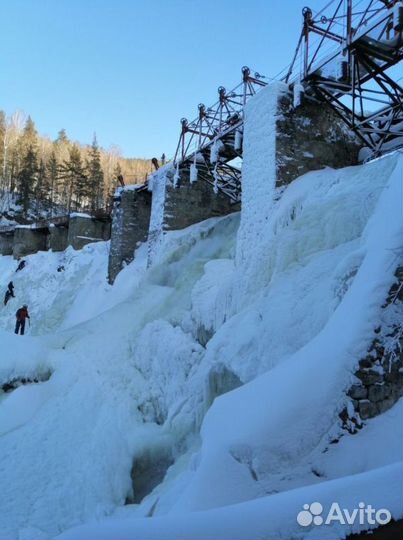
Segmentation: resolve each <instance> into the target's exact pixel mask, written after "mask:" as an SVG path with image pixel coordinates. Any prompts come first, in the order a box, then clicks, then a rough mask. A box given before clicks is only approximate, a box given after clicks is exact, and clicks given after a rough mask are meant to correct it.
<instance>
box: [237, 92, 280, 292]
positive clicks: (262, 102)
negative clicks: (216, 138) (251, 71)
mask: <svg viewBox="0 0 403 540" xmlns="http://www.w3.org/2000/svg"><path fill="white" fill-rule="evenodd" d="M286 91H287V86H286V85H283V84H281V83H277V84H270V85H268V86H266V87H265V88H264V89H263V90H261V91H260V92H259V93H258V94H257V95H256V96H255V97H254V98H253V99H251V100H250V101H249V102H248V103H247V105H246V107H245V121H244V143H243V165H242V212H241V223H240V227H239V232H238V239H237V252H236V264H237V266H238V268H239V273H240V274H242V279H241V281H240V282H239V283H238V286H239V287H241V292H242V293H243V294H244V295H246V294H248V293H249V292H250V291H251V290H252V289H253V290H256V289H257V288H259V283H258V281H259V274H260V270H259V269H260V267H262V266H264V264H265V258H266V256H267V252H265V250H264V249H262V246H263V245H264V244H267V230H268V227H269V226H270V225H269V220H270V215H271V212H272V206H273V197H274V192H275V184H276V122H277V113H278V99H279V96H280V95H281V94H282V93H284V92H286Z"/></svg>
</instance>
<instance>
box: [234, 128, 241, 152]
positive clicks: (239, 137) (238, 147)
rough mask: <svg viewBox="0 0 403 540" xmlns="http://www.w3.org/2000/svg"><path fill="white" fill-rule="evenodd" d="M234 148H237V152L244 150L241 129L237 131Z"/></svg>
mask: <svg viewBox="0 0 403 540" xmlns="http://www.w3.org/2000/svg"><path fill="white" fill-rule="evenodd" d="M234 148H235V150H241V149H242V132H241V130H240V129H237V130H236V131H235V141H234Z"/></svg>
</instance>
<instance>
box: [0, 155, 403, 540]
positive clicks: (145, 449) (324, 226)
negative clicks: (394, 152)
mask: <svg viewBox="0 0 403 540" xmlns="http://www.w3.org/2000/svg"><path fill="white" fill-rule="evenodd" d="M262 166H263V165H262ZM396 167H397V157H396V156H390V157H387V158H384V159H382V160H378V161H377V162H374V163H371V164H368V165H365V166H362V167H357V168H349V169H345V170H340V171H333V170H324V171H320V172H316V173H310V174H308V175H306V176H304V177H302V178H300V179H299V180H297V181H296V182H295V183H294V184H292V185H291V186H290V187H289V188H287V190H286V191H285V192H284V194H283V196H282V198H281V199H280V200H279V201H277V202H276V203H274V204H272V205H271V206H270V211H269V210H268V208H269V207H266V206H265V205H264V204H263V203H262V204H259V205H257V208H256V212H253V208H252V199H250V201H249V208H248V205H246V206H245V212H246V213H245V214H244V215H243V216H242V220H243V223H241V229H240V231H239V235H238V237H237V229H238V223H239V216H229V217H226V218H221V219H212V220H208V221H207V222H204V223H201V224H199V225H195V226H192V227H190V228H188V229H186V230H183V231H177V232H173V233H167V235H166V238H165V240H164V248H163V252H162V253H160V255H159V263H158V264H156V265H155V266H154V267H153V268H151V269H148V270H147V269H146V258H147V253H146V250H145V249H144V247H142V248H140V250H139V252H138V253H137V254H136V259H135V261H134V262H133V263H132V264H130V265H128V266H127V267H126V268H125V269H123V270H122V272H121V273H120V274H119V276H118V278H117V280H116V282H115V285H114V286H113V287H110V286H108V285H107V284H106V264H107V245H102V244H99V245H97V246H94V247H91V246H89V247H87V248H85V249H84V250H83V251H82V252H79V253H76V254H72V253H71V252H70V251H68V252H66V253H65V254H57V255H56V254H52V253H45V254H38V255H34V256H32V257H30V258H29V259H28V265H27V267H26V269H24V271H23V272H22V273H21V275H20V276H18V282H14V284H15V286H16V294H17V300H18V302H19V301H20V300H22V295H23V296H24V300H23V301H27V303H28V304H29V306H30V310H31V313H32V315H33V317H32V321H31V322H32V333H33V332H34V330H35V331H36V333H37V335H36V336H34V335H33V334H32V335H29V334H28V335H27V336H25V337H24V338H22V337H20V336H14V335H13V334H12V327H13V322H14V307H15V305H14V306H13V309H12V310H10V311H9V310H8V306H7V309H4V308H3V309H2V310H1V312H0V322H1V323H2V324H3V328H6V330H8V332H5V331H4V332H2V333H0V340H1V351H0V360H1V361H0V374H2V375H4V377H5V378H7V377H12V378H14V379H15V378H18V377H22V376H28V375H29V376H30V377H34V376H35V374H37V373H39V372H41V371H44V370H48V371H51V372H52V376H51V378H50V379H49V380H48V381H46V382H43V383H41V384H40V385H37V389H36V390H34V391H33V392H31V391H30V390H24V389H22V391H20V392H18V391H16V392H15V393H12V394H10V396H9V397H7V398H6V399H5V400H3V401H1V403H0V412H1V410H2V407H4V406H5V407H7V411H10V410H18V414H19V419H20V421H19V422H18V425H17V423H15V424H14V426H13V429H12V430H8V431H7V433H5V434H4V435H3V436H2V437H1V438H0V473H1V474H0V476H1V479H2V489H1V490H0V508H1V511H0V523H1V530H2V531H3V532H4V534H6V535H8V537H9V538H10V539H12V540H14V539H17V538H18V535H19V531H20V533H21V534H25V533H23V529H24V528H27V527H28V526H29V527H31V528H34V529H36V530H43V531H46V534H47V535H48V537H52V536H55V535H56V534H57V533H58V532H60V531H61V530H64V529H68V528H70V527H72V526H74V525H76V524H79V523H84V522H86V521H90V520H93V519H94V518H95V519H101V518H103V517H105V516H107V515H109V514H111V513H112V512H113V511H114V510H116V508H118V507H120V506H123V505H124V502H125V501H126V500H127V498H129V500H136V501H140V499H141V504H140V506H138V507H137V506H136V507H134V508H133V507H132V506H127V507H125V510H124V515H125V516H126V517H127V514H129V515H136V516H139V515H140V516H141V515H151V514H152V515H161V514H163V513H170V514H172V515H171V516H170V517H169V518H168V519H167V521H163V523H164V524H165V525H164V527H162V528H161V529H160V532H158V531H157V532H156V533H155V535H154V537H155V538H159V537H161V538H162V537H163V536H164V534H165V536H166V532H167V531H170V530H172V529H170V527H172V526H173V525H172V523H181V522H182V521H181V520H185V521H186V519H187V518H186V516H185V513H186V512H187V511H188V510H203V509H211V508H215V509H216V511H217V513H218V514H219V515H225V516H227V517H226V518H225V519H220V522H221V523H222V526H224V527H225V526H226V524H227V523H230V522H231V523H232V522H235V521H236V520H235V521H232V518H234V516H232V518H231V520H230V518H229V516H230V514H231V512H230V511H229V510H228V511H229V514H226V513H225V512H226V511H227V510H225V509H219V507H223V506H226V505H229V504H231V503H241V502H242V501H249V503H245V504H249V505H252V506H253V505H254V504H255V502H256V504H258V503H259V501H253V499H255V498H260V501H262V504H265V505H267V509H265V515H266V516H267V512H270V511H271V512H272V513H273V515H274V516H275V514H276V512H275V511H274V510H273V509H275V508H279V507H280V506H281V505H280V503H278V502H276V501H278V499H274V498H273V499H271V497H265V495H267V494H273V493H274V492H276V491H286V490H290V489H293V488H295V487H301V486H307V485H309V484H312V485H316V484H317V483H318V482H320V481H322V480H325V478H322V477H321V479H318V478H319V477H317V476H316V475H314V474H313V473H312V470H311V465H312V463H315V464H316V465H317V467H316V469H315V470H317V471H319V474H322V471H326V470H328V468H329V467H332V459H333V458H332V457H329V461H326V459H324V460H319V459H318V455H317V454H318V453H320V452H321V451H322V450H323V448H324V447H325V446H326V444H327V441H328V437H329V435H330V434H333V430H334V428H335V426H336V425H337V421H338V412H339V411H340V408H341V407H343V406H344V404H345V403H344V400H343V395H344V392H345V390H347V389H348V388H349V387H350V386H351V383H352V380H353V377H352V375H353V372H354V369H355V362H356V361H357V360H358V359H359V358H361V357H362V356H363V352H365V350H366V347H367V346H368V344H369V343H370V341H371V339H372V335H373V334H372V332H373V329H374V321H376V320H377V317H378V315H379V308H380V306H381V305H382V303H383V302H384V299H385V296H386V294H387V291H388V289H389V286H390V284H391V282H392V281H393V272H394V269H395V266H397V265H398V264H399V262H400V261H399V260H398V259H399V257H401V253H402V248H403V245H402V238H403V234H402V223H401V207H400V203H401V199H400V197H401V167H402V165H401V164H399V165H398V167H400V169H398V168H396ZM251 174H253V171H252V170H251ZM399 175H400V176H399ZM250 182H251V184H252V182H255V183H256V184H259V182H261V183H262V184H263V183H264V182H266V178H265V176H264V175H262V176H260V175H258V176H256V177H253V176H252V177H251V179H250ZM256 188H257V189H258V190H259V189H260V188H259V185H256ZM267 188H268V187H267V186H266V185H264V186H263V187H262V193H265V190H266V189H267ZM262 196H263V195H262ZM250 197H252V191H251V192H250ZM246 216H249V217H248V218H247V221H246V222H245V219H246ZM236 242H238V243H237V245H235V243H236ZM235 251H236V257H235ZM61 257H65V259H64V262H63V264H64V266H65V271H64V272H59V273H58V272H57V266H58V265H59V264H61V261H62V259H61ZM0 269H1V280H2V281H1V283H2V284H3V287H6V285H7V283H8V281H9V280H10V276H12V275H14V271H15V263H14V262H13V261H12V260H11V258H7V257H4V258H0ZM38 283H40V284H41V285H38ZM20 295H21V296H20ZM17 300H16V301H17ZM202 329H204V330H205V331H206V333H208V336H207V337H208V338H209V339H200V332H201V331H202ZM27 388H28V387H27ZM11 396H12V401H11V402H9V403H8V404H7V401H8V400H9V399H11ZM10 403H11V405H12V407H10ZM209 407H210V408H209ZM4 410H5V409H3V411H4ZM206 411H208V412H207V415H206V416H205V414H206ZM7 414H10V415H11V414H12V413H7ZM200 426H201V429H200ZM14 428H15V429H14ZM382 429H383V428H382ZM385 429H387V430H389V428H385ZM381 431H382V430H381ZM388 433H389V431H388ZM396 440H397V438H396ZM396 440H395V439H394V438H393V437H390V441H391V444H393V445H394V446H393V447H394V448H395V447H397V446H396V445H397V444H398V443H397V442H396ZM395 449H396V448H395ZM348 451H350V449H348V448H347V447H346V452H348ZM358 451H359V450H357V449H356V450H355V452H356V454H355V456H356V459H355V460H353V463H352V465H351V468H348V470H347V468H346V467H344V468H343V467H342V465H341V464H342V462H343V460H345V459H346V455H347V454H346V453H343V452H342V451H340V455H339V454H338V455H337V456H336V457H335V458H334V459H335V460H336V461H337V463H338V468H337V470H338V471H339V472H338V473H337V474H340V475H342V474H344V473H345V474H349V475H353V474H355V473H356V472H361V473H363V474H364V475H366V474H367V473H368V475H367V476H365V478H364V479H362V478H361V480H360V481H361V482H362V483H361V484H360V485H367V484H366V482H367V483H368V484H370V483H371V482H372V481H373V479H372V478H373V477H372V475H373V472H371V471H369V470H370V468H371V467H372V464H374V463H376V466H377V467H382V466H384V465H386V464H389V463H390V462H389V461H387V460H388V459H389V458H386V457H385V456H383V457H379V456H378V457H379V459H378V458H377V459H375V458H374V459H372V460H370V461H369V462H368V467H366V466H364V468H363V466H362V465H359V460H358V458H357V455H358ZM393 452H394V451H393ZM397 453H398V452H397V451H396V452H395V453H393V455H397ZM379 454H380V455H381V452H380V453H379ZM328 455H329V456H332V455H333V454H332V453H331V450H329V452H328ZM171 458H172V459H173V460H174V463H173V465H172V466H171V467H169V468H168V470H167V473H166V475H165V476H164V480H163V481H162V482H160V480H161V478H162V476H163V475H164V472H165V468H166V467H167V466H168V464H169V462H170V459H171ZM136 460H137V466H136ZM154 463H157V465H158V467H157V468H158V471H157V472H158V475H154V476H153V475H152V474H151V473H152V472H153V471H152V470H150V469H152V468H153V464H154ZM133 465H134V467H133ZM136 467H137V468H136ZM335 470H336V469H335ZM343 471H344V472H343ZM346 471H347V472H346ZM368 471H369V472H368ZM131 472H133V475H134V478H133V479H132V478H131ZM391 474H392V473H391V472H390V471H389V472H388V471H386V472H385V475H386V476H385V477H388V478H390V475H391ZM388 475H389V476H388ZM375 476H376V475H375ZM136 477H137V480H138V483H137V484H136ZM377 478H378V477H377ZM378 479H379V478H378ZM132 480H133V482H132ZM349 481H350V482H351V485H352V486H354V485H355V483H354V482H358V481H359V480H355V479H354V477H350V480H349ZM156 482H160V483H159V485H157V486H156V487H155V488H154V489H153V486H154V484H155V483H156ZM323 485H324V487H323V492H326V484H325V483H324V484H323ZM136 486H137V488H136ZM136 489H137V492H136ZM150 489H152V491H151V493H150ZM306 489H307V492H306V493H307V496H308V495H309V497H311V496H312V494H313V493H314V490H313V488H312V486H311V488H306ZM329 489H330V488H329ZM332 489H335V488H332ZM399 489H400V488H399ZM283 495H286V494H283ZM290 496H291V497H292V498H293V497H294V495H292V494H291V495H290ZM131 497H132V498H131ZM133 497H135V499H134V498H133ZM385 497H386V496H385ZM130 498H131V499H130ZM297 499H298V502H299V498H298V497H296V496H295V499H294V498H293V499H292V500H297ZM287 500H288V499H287V498H285V499H283V503H282V504H283V506H284V507H286V508H287V509H288V510H287V511H289V508H288V503H287ZM271 501H274V502H271ZM382 501H383V499H382ZM386 502H387V501H386ZM276 504H277V505H278V506H276ZM385 504H386V503H385ZM273 505H274V506H273ZM244 508H246V507H244V506H242V507H241V510H240V512H242V511H243V509H244ZM247 508H249V506H248V507H247ZM253 508H255V507H254V506H253ZM270 509H271V510H270ZM294 510H295V508H294V507H293V509H292V511H293V512H294ZM221 512H224V514H221ZM178 514H181V516H179V517H178ZM294 514H295V512H294ZM294 514H293V515H294ZM190 515H191V514H189V516H190ZM287 515H288V514H287ZM290 515H291V514H290ZM175 516H176V517H175ZM184 516H185V517H184ZM283 517H284V516H283ZM288 517H289V516H288ZM194 519H195V518H194V514H193V517H192V518H191V519H190V518H189V520H190V521H192V520H193V521H192V522H193V523H194ZM208 519H209V520H210V519H211V520H212V521H211V523H213V522H214V519H213V518H212V517H211V516H210V517H209V518H208ZM284 519H285V518H284ZM290 519H291V518H290ZM290 519H289V520H288V521H287V523H291V521H290ZM170 520H171V521H170ZM118 522H119V521H115V522H114V523H115V524H116V523H118ZM149 522H150V523H151V522H152V523H154V520H149ZM254 522H255V521H254V520H253V519H251V520H250V523H254ZM263 522H264V523H266V524H267V519H265V520H262V521H261V523H263ZM209 523H210V521H209ZM214 523H216V524H217V521H215V522H214ZM270 523H275V520H274V517H273V521H270ZM292 523H293V524H294V523H295V520H294V521H293V522H292ZM104 525H105V524H102V525H101V527H104ZM111 526H112V527H113V523H112V525H111ZM142 526H144V527H145V528H147V527H153V526H154V525H150V524H146V525H144V524H143V525H142ZM267 526H269V525H267ZM270 526H271V525H270ZM273 526H274V525H273ZM136 527H137V525H136V523H134V521H133V522H130V534H131V537H132V536H133V534H134V533H133V531H136ZM188 527H191V525H189V523H187V524H186V528H188ZM30 530H33V529H30ZM102 530H104V529H102ZM186 530H187V529H186ZM189 530H190V529H189ZM220 530H221V529H220ZM278 530H279V529H276V531H278ZM250 531H251V529H249V532H250ZM262 531H263V532H264V533H266V532H267V531H268V533H267V535H269V532H270V531H269V530H268V529H264V528H263V529H261V528H260V529H259V531H255V532H256V534H255V532H254V533H253V534H254V536H252V538H259V534H260V533H261V532H262ZM142 532H143V530H142ZM227 532H228V531H227V530H226V532H225V531H224V532H223V536H222V537H223V538H232V537H236V536H234V535H233V534H232V533H233V532H234V531H233V530H231V535H230V533H229V532H228V534H227ZM296 532H298V531H296V529H292V528H291V529H290V530H288V532H287V534H288V537H291V536H292V535H295V534H294V533H296ZM21 534H20V536H21ZM71 534H74V532H73V531H72V533H71ZM97 534H98V533H96V534H92V536H91V535H90V537H97ZM276 534H277V533H276ZM276 534H274V535H272V536H273V537H276ZM245 535H246V532H245ZM245 535H244V538H247V539H248V540H249V538H250V536H245ZM116 536H117V535H116V534H115V537H116ZM138 536H141V537H143V536H144V537H145V538H146V537H147V536H146V535H142V534H139V535H138ZM171 536H172V537H175V535H174V534H173V535H171ZM261 536H262V534H260V537H261ZM78 537H79V536H78ZM84 537H85V536H84ZM87 537H88V536H87ZM207 537H214V535H213V536H212V535H211V534H210V535H208V536H207ZM239 537H241V536H239ZM277 537H280V536H279V534H277ZM71 538H74V536H71ZM112 538H113V536H112ZM190 538H192V536H190ZM195 538H197V536H195ZM199 538H200V536H199ZM220 540H221V539H220Z"/></svg>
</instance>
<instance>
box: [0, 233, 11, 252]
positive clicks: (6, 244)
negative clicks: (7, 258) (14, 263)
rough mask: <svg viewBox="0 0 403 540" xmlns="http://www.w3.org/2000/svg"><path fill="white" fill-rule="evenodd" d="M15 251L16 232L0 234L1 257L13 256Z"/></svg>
mask: <svg viewBox="0 0 403 540" xmlns="http://www.w3.org/2000/svg"><path fill="white" fill-rule="evenodd" d="M13 249H14V231H11V232H6V233H1V234H0V255H12V254H13Z"/></svg>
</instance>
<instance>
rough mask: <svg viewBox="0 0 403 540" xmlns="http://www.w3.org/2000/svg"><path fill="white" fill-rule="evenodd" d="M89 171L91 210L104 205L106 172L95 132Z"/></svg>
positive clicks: (88, 164)
mask: <svg viewBox="0 0 403 540" xmlns="http://www.w3.org/2000/svg"><path fill="white" fill-rule="evenodd" d="M87 172H88V187H89V190H90V200H91V202H90V204H91V210H97V209H98V208H102V207H103V205H104V173H103V170H102V166H101V154H100V151H99V147H98V142H97V137H96V135H95V134H94V139H93V141H92V145H91V149H90V152H89V159H88V162H87Z"/></svg>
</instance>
